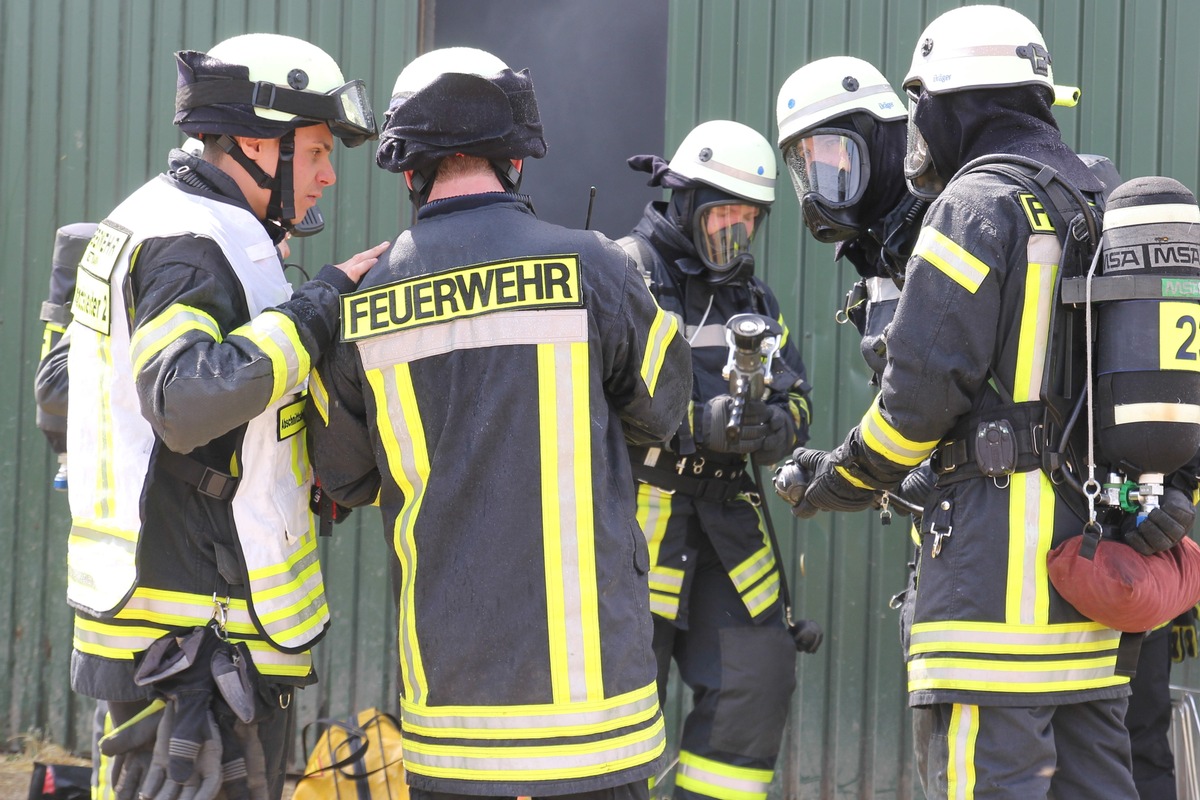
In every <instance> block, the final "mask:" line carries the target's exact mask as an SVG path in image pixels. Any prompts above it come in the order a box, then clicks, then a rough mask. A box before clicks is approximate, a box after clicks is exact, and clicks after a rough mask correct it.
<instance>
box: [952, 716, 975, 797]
mask: <svg viewBox="0 0 1200 800" xmlns="http://www.w3.org/2000/svg"><path fill="white" fill-rule="evenodd" d="M952 708H953V710H952V711H951V714H950V730H949V731H947V733H948V734H949V739H950V742H949V745H950V753H949V759H948V760H949V763H948V764H947V768H948V770H949V773H950V774H949V775H948V776H947V778H948V780H947V783H948V784H949V797H950V798H952V799H953V800H971V798H973V797H975V780H974V778H975V742H976V741H977V740H978V738H979V707H978V706H968V705H962V704H961V703H955V704H954V705H953V707H952Z"/></svg>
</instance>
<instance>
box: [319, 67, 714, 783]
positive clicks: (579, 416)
mask: <svg viewBox="0 0 1200 800" xmlns="http://www.w3.org/2000/svg"><path fill="white" fill-rule="evenodd" d="M545 152H546V143H545V139H544V138H543V134H542V123H541V117H540V113H539V109H538V103H537V97H536V95H535V93H534V87H533V81H532V79H531V78H530V76H529V73H528V71H526V70H521V71H519V72H518V71H514V70H512V69H509V68H508V66H507V65H505V64H504V62H502V61H501V60H500V59H499V58H497V57H496V56H494V55H492V54H491V53H487V52H485V51H482V50H478V49H474V48H461V47H460V48H446V49H442V50H434V51H432V52H430V53H426V54H425V55H423V56H421V57H419V58H417V59H416V60H415V61H413V62H412V63H410V64H409V65H408V66H406V67H405V68H404V70H403V71H402V72H401V73H400V75H399V77H398V78H397V79H396V84H395V87H394V88H393V91H392V99H391V103H390V105H389V108H388V113H387V117H386V118H385V121H384V124H383V130H382V133H381V134H380V144H379V148H378V151H377V153H376V162H377V163H378V164H379V165H380V166H381V167H383V168H385V169H387V170H389V171H391V172H397V173H401V174H403V176H404V178H405V180H406V181H407V183H408V185H409V187H410V189H411V195H412V197H413V199H414V202H415V204H416V205H417V220H416V223H415V224H414V225H413V226H412V227H411V228H409V229H408V230H407V231H405V232H404V233H403V234H401V235H400V236H399V237H398V238H397V241H396V245H395V247H394V248H392V250H391V253H390V257H389V258H387V259H386V260H385V261H383V262H382V263H380V264H379V265H378V266H376V267H375V268H374V269H372V270H371V272H370V273H368V275H367V277H366V278H365V279H364V280H363V288H362V289H361V290H360V291H359V292H357V293H355V294H353V295H351V296H350V297H347V298H344V301H343V302H344V304H345V305H344V312H345V313H344V314H343V320H342V329H341V342H339V344H337V345H336V346H335V348H334V350H333V352H332V353H331V354H330V355H328V356H327V357H326V359H325V361H324V362H323V363H321V364H319V365H318V366H317V370H316V375H317V376H318V378H319V380H314V384H315V387H314V392H313V395H314V397H313V403H312V405H311V406H310V411H309V413H308V428H309V431H310V432H311V435H312V441H313V452H314V458H315V460H316V466H317V469H318V472H319V474H320V475H321V480H322V486H323V487H324V488H325V489H326V490H327V491H329V492H330V493H331V494H332V495H333V496H334V498H335V499H337V500H338V501H339V502H345V503H346V504H348V505H351V506H358V505H365V504H369V503H372V502H375V501H376V500H378V503H379V506H380V509H381V510H382V512H383V518H384V521H385V525H386V528H387V531H388V537H387V538H388V541H389V542H391V543H392V544H393V545H394V548H395V561H394V565H395V568H396V571H397V574H398V575H399V576H400V579H399V587H400V591H399V595H398V603H399V609H400V641H399V645H400V674H401V677H402V681H403V692H402V695H401V701H400V708H401V722H402V726H403V730H404V737H405V738H404V767H405V774H406V777H407V780H408V781H409V785H410V790H411V796H412V797H413V798H414V800H436V799H437V798H451V797H454V798H458V797H463V796H465V795H488V796H495V797H500V796H505V797H515V796H518V795H525V796H533V797H543V796H551V795H561V796H564V797H572V796H574V797H586V798H589V800H638V799H639V798H641V799H642V800H644V798H646V797H647V778H649V777H651V776H652V775H654V774H655V772H656V771H657V770H658V769H659V765H660V764H661V762H662V759H663V753H664V749H665V745H666V736H665V733H664V727H663V718H662V714H661V712H660V710H659V703H658V696H657V693H656V692H655V685H654V677H655V671H654V657H653V653H652V651H651V649H650V643H651V628H650V608H649V593H648V591H647V587H646V576H645V572H646V560H647V554H646V543H645V541H643V540H642V539H641V536H640V535H639V534H638V532H637V530H636V528H635V527H634V526H635V524H636V523H635V521H634V517H633V508H634V503H633V489H632V485H633V479H632V478H631V477H630V474H629V461H628V457H627V456H626V453H625V444H626V441H634V442H646V441H654V440H656V439H658V438H660V437H662V436H664V435H667V434H668V433H669V432H670V431H671V430H673V429H674V426H675V425H676V424H677V422H678V420H679V417H680V415H682V413H683V409H684V407H685V405H686V403H687V393H688V389H689V386H690V377H689V374H688V347H687V343H686V342H685V341H684V339H683V336H682V335H681V334H680V332H679V330H678V329H677V327H676V325H675V322H674V320H673V319H672V318H671V317H669V316H668V315H666V314H665V313H664V312H663V311H662V310H661V309H660V308H659V307H658V306H657V305H655V303H654V299H653V298H652V297H651V296H650V293H649V292H648V291H646V287H645V284H643V283H642V281H641V279H640V277H639V276H638V274H637V272H636V270H635V268H634V266H633V264H632V263H631V262H630V260H629V259H628V257H626V255H625V253H624V252H623V251H622V250H621V248H619V247H617V245H616V244H614V243H613V242H611V241H610V240H608V239H606V238H604V237H603V236H602V235H600V234H598V233H595V232H589V231H576V230H568V229H565V228H561V227H558V226H556V225H550V224H548V223H546V222H542V221H540V220H538V219H537V217H536V216H535V214H534V211H533V206H532V202H531V201H530V200H529V198H528V197H526V196H524V195H521V194H518V193H517V190H518V186H519V184H520V180H521V173H522V170H523V169H524V166H525V159H528V158H541V157H542V156H543V155H544V154H545Z"/></svg>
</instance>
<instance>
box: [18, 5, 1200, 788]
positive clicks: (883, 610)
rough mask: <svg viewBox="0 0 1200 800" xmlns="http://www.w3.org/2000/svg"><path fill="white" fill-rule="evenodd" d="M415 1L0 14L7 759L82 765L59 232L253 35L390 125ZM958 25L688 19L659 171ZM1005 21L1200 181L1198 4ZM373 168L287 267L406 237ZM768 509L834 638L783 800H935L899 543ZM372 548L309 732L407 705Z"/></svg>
mask: <svg viewBox="0 0 1200 800" xmlns="http://www.w3.org/2000/svg"><path fill="white" fill-rule="evenodd" d="M588 1H591V0H563V2H588ZM594 1H595V2H600V1H601V0H594ZM651 1H653V2H665V1H666V0H651ZM480 2H486V0H480ZM422 5H423V4H422V3H421V0H342V2H334V0H215V2H208V3H196V2H192V3H188V4H186V5H185V4H184V3H183V2H181V0H36V2H35V0H0V142H3V147H0V245H2V246H3V252H4V254H5V258H4V259H3V261H0V363H2V364H3V365H4V366H5V368H6V370H7V375H8V378H7V380H4V381H0V474H3V476H4V479H3V480H0V509H2V510H0V734H2V735H3V737H4V738H6V739H8V738H11V737H17V736H20V735H22V734H25V733H27V732H29V731H31V730H35V729H36V730H40V731H43V732H45V733H46V734H47V735H49V736H50V738H52V739H54V740H55V741H57V742H60V743H65V744H66V745H68V746H69V747H72V748H76V749H79V748H82V747H86V742H87V734H86V728H87V725H88V723H89V720H88V715H89V714H90V708H91V705H90V702H87V701H84V700H81V699H79V698H75V697H73V696H72V695H71V693H70V691H69V688H68V687H69V680H68V669H69V653H70V636H71V625H70V614H69V613H68V611H67V609H66V605H65V602H64V601H63V598H64V597H65V578H64V568H65V550H66V547H65V539H66V531H67V529H68V527H69V520H68V514H67V509H66V499H65V496H63V495H61V494H57V493H55V492H53V491H51V489H50V476H51V475H52V474H53V469H54V465H53V463H52V461H53V460H52V457H51V455H50V453H49V450H48V448H47V447H46V444H45V442H44V440H43V439H42V436H41V434H40V433H39V432H38V431H37V429H36V428H35V426H34V409H33V391H32V380H33V372H34V368H35V365H36V361H37V357H38V351H39V348H40V343H41V329H42V328H41V324H40V323H39V322H38V320H37V314H38V310H39V308H40V305H41V302H42V299H43V297H44V294H45V291H46V285H47V281H48V277H49V266H50V265H49V256H50V248H51V245H52V242H53V235H54V230H55V228H57V227H58V226H59V225H62V224H66V223H68V222H74V221H83V220H91V221H95V220H97V219H99V218H100V217H102V216H103V215H104V214H105V213H107V212H108V211H109V210H110V209H111V208H112V207H113V206H114V205H115V204H116V203H117V202H118V201H120V200H121V199H122V198H123V197H124V196H125V195H126V194H128V193H129V192H130V191H131V190H132V189H134V188H135V187H136V186H138V185H139V184H140V183H141V182H143V181H144V180H145V179H146V178H147V177H148V176H150V175H151V174H153V173H155V172H157V171H159V170H160V169H161V166H162V161H163V155H164V153H165V152H166V150H167V149H168V148H169V147H170V146H172V145H174V144H176V143H178V141H179V140H180V139H179V136H178V133H177V131H176V130H175V129H174V128H173V126H172V125H171V124H170V115H171V109H172V108H173V105H172V99H173V92H174V76H175V72H174V66H173V60H172V56H171V53H172V52H173V51H175V50H177V49H181V48H189V47H190V48H197V49H204V48H207V47H209V46H210V45H212V44H213V43H215V42H216V41H219V40H220V39H223V38H225V37H227V36H230V35H233V34H236V33H242V32H247V31H254V30H263V31H275V32H281V33H288V34H292V35H296V36H300V37H303V38H306V39H310V40H311V41H314V42H315V43H317V44H318V45H320V46H322V47H324V48H325V49H326V50H328V51H329V52H330V53H332V54H333V55H334V56H335V58H337V59H338V60H339V62H340V63H342V65H343V67H344V71H345V72H346V74H347V76H354V77H363V78H365V79H366V80H367V83H368V87H369V89H370V91H371V97H372V100H373V102H374V104H375V107H376V109H377V110H382V109H383V108H385V107H386V101H387V95H388V91H389V90H390V87H391V84H392V81H393V80H394V78H395V75H396V74H397V72H398V71H399V70H400V68H401V67H402V66H403V65H404V64H405V63H407V61H408V60H409V59H411V58H412V57H413V56H414V55H415V54H416V53H417V49H418V42H419V41H421V36H422V34H421V30H420V28H421V23H422V15H421V8H422ZM425 5H428V0H427V2H426V3H425ZM954 5H958V3H953V2H932V1H931V0H927V1H926V2H920V0H671V2H670V3H669V9H670V12H669V13H670V25H669V31H670V32H669V41H668V42H667V43H666V47H667V48H668V68H667V75H666V81H667V98H668V105H667V108H666V110H665V115H666V132H667V135H666V141H665V142H664V143H663V152H664V153H666V154H669V153H670V152H672V151H673V149H674V147H675V146H676V145H677V144H678V142H679V141H680V139H682V137H683V135H684V134H685V133H686V132H687V130H689V129H690V128H691V127H692V125H694V124H695V123H696V122H699V121H701V120H704V119H711V118H716V117H726V118H732V119H736V120H739V121H741V122H744V123H747V124H749V125H751V126H753V127H755V128H757V129H758V130H760V131H762V132H763V133H764V134H765V135H766V136H767V137H768V138H769V139H772V140H773V139H774V101H775V93H776V91H777V90H778V88H779V86H780V85H781V84H782V82H783V80H784V79H785V78H786V77H787V76H788V75H789V74H790V73H791V72H792V71H793V70H795V69H796V68H798V67H799V66H801V65H802V64H804V63H806V62H807V61H809V60H812V59H814V58H819V57H823V56H829V55H838V54H851V55H857V56H860V57H863V58H866V59H867V60H869V61H872V62H874V63H875V64H877V65H878V66H879V67H880V68H881V69H882V70H883V71H884V73H885V75H887V76H888V77H889V78H890V79H891V80H892V81H893V83H894V84H898V83H899V81H900V79H901V78H902V77H903V75H904V71H905V69H906V68H907V66H908V62H909V58H910V55H911V52H912V46H913V44H914V43H915V42H916V38H917V36H918V34H919V33H920V31H921V29H922V27H923V26H924V24H925V23H926V22H927V21H928V20H930V19H932V18H933V17H934V16H936V15H937V14H938V13H940V12H941V11H943V10H945V9H947V8H950V7H952V6H954ZM1012 5H1014V6H1015V7H1016V8H1018V9H1019V10H1021V11H1022V12H1023V13H1025V14H1027V15H1028V16H1030V17H1031V18H1033V19H1034V20H1035V21H1038V22H1039V23H1040V24H1041V26H1042V28H1043V30H1044V31H1045V33H1046V36H1047V39H1048V42H1049V45H1050V50H1051V52H1052V53H1053V54H1054V56H1055V59H1056V60H1055V64H1054V66H1055V72H1056V78H1057V79H1058V81H1059V82H1060V83H1071V84H1078V85H1080V86H1082V87H1083V90H1084V95H1083V102H1082V104H1081V105H1080V106H1079V107H1078V108H1076V109H1062V110H1060V112H1059V119H1060V121H1061V123H1062V126H1063V128H1064V130H1065V131H1066V133H1067V137H1068V141H1070V142H1071V143H1072V144H1073V145H1074V146H1075V147H1076V148H1077V149H1079V150H1081V151H1091V152H1098V153H1104V154H1107V155H1109V156H1110V157H1112V158H1113V160H1114V161H1115V162H1116V164H1117V166H1118V168H1119V169H1120V170H1121V171H1122V173H1123V174H1124V175H1125V177H1134V176H1137V175H1146V174H1167V175H1171V176H1173V177H1176V178H1178V179H1179V180H1181V181H1183V182H1184V183H1185V184H1187V185H1188V186H1189V187H1192V188H1196V187H1197V186H1200V153H1198V147H1197V141H1198V139H1200V87H1198V84H1197V81H1196V75H1197V74H1200V48H1196V47H1195V45H1194V39H1195V32H1196V31H1197V30H1200V5H1197V4H1194V3H1192V2H1191V0H1044V2H1034V1H1031V2H1020V3H1013V4H1012ZM524 24H525V25H526V35H528V36H530V37H536V36H537V35H538V29H537V26H536V20H530V21H527V22H525V23H524ZM426 41H428V34H426ZM624 44H625V43H614V46H617V47H619V46H622V45H624ZM581 113H582V112H581ZM372 152H373V151H372V149H371V148H370V147H364V148H361V149H358V150H350V151H345V150H342V151H340V153H339V155H338V156H336V159H337V160H336V165H337V168H338V177H339V185H338V186H336V187H334V188H333V189H332V190H331V192H330V193H329V195H327V197H326V199H325V200H324V201H323V202H322V207H323V208H324V209H325V211H326V213H327V216H328V217H329V219H330V226H329V228H328V229H327V231H326V233H324V234H322V235H321V236H320V237H317V238H316V239H314V240H311V241H309V242H307V243H304V244H302V245H300V246H299V247H298V248H296V251H295V252H294V254H293V259H292V260H293V261H297V262H299V263H304V264H321V263H324V262H325V261H328V260H340V259H342V258H345V257H346V256H348V255H350V254H351V253H353V252H356V251H357V250H359V249H361V247H362V246H363V244H364V243H366V242H371V241H379V240H380V239H383V238H386V237H389V236H391V235H392V234H393V233H394V232H395V230H396V229H397V227H398V225H399V224H400V222H401V221H404V220H407V219H408V215H409V209H408V206H407V201H406V199H405V198H404V197H403V195H402V192H401V191H400V183H399V181H397V180H396V179H395V178H394V177H393V176H391V175H387V174H385V173H382V172H381V171H379V170H377V169H375V168H374V167H373V165H372V162H371V153H372ZM781 177H782V176H781ZM802 230H803V229H802V226H801V224H800V221H799V210H798V205H797V203H796V200H795V197H794V195H793V193H792V192H791V191H790V190H789V189H788V182H787V180H786V178H783V180H782V182H781V185H780V192H779V200H778V202H777V203H776V207H775V209H774V211H773V212H772V214H771V221H770V223H769V225H768V231H767V237H766V239H765V241H764V243H763V245H760V247H761V248H762V249H761V250H760V256H761V261H760V263H761V264H762V274H763V275H765V277H766V278H767V280H768V281H769V282H770V283H771V285H772V286H773V287H774V288H775V290H776V292H777V294H778V295H779V297H780V300H781V302H782V304H783V307H784V309H785V316H786V317H787V321H788V323H789V325H790V327H791V329H792V331H793V335H795V336H796V337H797V338H798V339H799V340H800V343H801V346H802V348H803V352H804V356H805V358H806V361H807V363H808V366H809V372H810V378H811V379H812V382H813V384H814V386H815V387H816V388H815V393H816V394H815V401H816V406H817V415H818V416H817V424H816V426H815V427H814V430H813V442H814V444H815V445H816V446H829V445H832V444H834V443H836V442H837V441H838V440H840V438H841V436H842V435H843V434H844V433H845V431H846V430H847V429H848V428H849V427H850V426H852V425H853V424H854V423H855V422H856V421H857V419H858V417H859V415H860V414H861V412H862V410H863V409H864V408H865V407H866V405H867V403H868V402H869V400H870V392H869V391H868V388H867V378H868V375H867V371H866V368H865V366H864V365H863V364H862V362H861V358H860V357H859V355H858V345H857V339H856V336H855V334H854V332H853V331H852V330H848V329H842V328H839V327H838V326H836V325H835V324H834V322H833V312H834V310H835V308H837V307H838V305H839V304H840V301H841V298H842V295H843V293H844V291H845V289H846V288H847V287H848V286H849V285H850V284H851V283H852V282H853V280H854V276H853V274H852V272H853V271H852V270H851V269H848V268H847V269H843V268H841V267H837V266H834V265H833V263H832V249H831V248H829V247H826V246H817V245H814V244H812V243H810V242H809V241H807V238H806V237H803V236H801V232H802ZM335 254H336V257H337V258H336V259H335V258H334V256H335ZM804 267H807V269H805V268H804ZM772 507H773V509H774V514H775V518H776V520H777V521H778V524H779V526H780V529H781V530H780V533H781V539H782V544H783V546H784V548H785V551H786V556H787V559H788V560H789V562H790V563H791V567H792V570H791V572H792V575H793V583H794V584H795V590H794V593H795V595H796V596H797V603H796V605H797V615H798V616H807V617H813V618H816V619H818V620H820V622H821V623H822V624H823V625H824V626H825V628H826V632H827V640H826V644H825V645H824V646H823V647H822V650H821V652H820V653H818V654H816V655H814V656H802V657H801V668H800V673H799V679H800V688H799V690H798V692H797V694H796V697H795V699H794V701H793V708H792V714H791V723H790V729H789V732H788V743H787V749H786V752H785V755H784V757H783V760H782V763H781V768H780V770H778V777H777V779H776V787H775V789H774V790H773V793H772V794H773V797H786V798H801V797H803V798H815V797H862V798H866V797H876V796H878V797H899V798H906V797H911V796H917V797H919V796H920V791H919V789H918V790H915V795H914V789H913V787H914V785H915V779H914V776H913V775H912V769H911V758H910V755H909V753H910V750H911V741H910V735H909V733H908V713H907V711H906V709H905V705H904V676H903V668H902V664H901V659H900V650H899V644H898V636H897V631H896V616H895V612H894V611H891V610H889V609H888V607H887V600H888V598H889V597H890V596H891V595H892V594H894V593H895V592H897V591H899V590H900V589H901V588H902V582H903V579H904V574H905V570H904V563H905V561H906V560H907V558H908V546H907V544H906V532H905V529H904V527H903V526H902V525H901V524H899V522H897V523H896V524H893V525H891V526H889V527H885V526H882V525H880V523H879V521H878V520H877V519H876V518H875V517H874V516H872V515H869V514H866V513H864V514H859V515H827V516H823V517H821V518H819V519H817V520H814V521H811V522H806V523H798V522H795V521H794V520H792V518H791V517H790V515H788V514H787V512H786V510H785V509H783V508H782V507H781V506H780V505H778V504H777V503H775V502H774V501H773V502H772ZM380 530H381V526H380V525H379V518H378V515H377V514H376V512H374V511H372V510H365V511H360V512H357V513H356V514H355V515H354V516H353V517H351V519H350V521H349V522H347V523H346V524H345V525H343V526H341V527H339V528H338V529H337V530H336V534H335V536H334V538H333V539H332V540H331V541H329V542H327V543H324V544H323V558H324V563H325V567H326V578H327V586H328V588H329V592H330V600H331V605H332V607H333V610H334V626H333V629H332V631H331V633H330V635H329V637H328V638H327V639H326V640H325V641H324V642H323V643H322V644H321V645H319V647H318V649H317V660H318V671H319V673H320V675H321V683H320V684H318V686H317V687H314V688H312V689H310V690H307V691H305V692H302V693H301V694H300V697H299V699H298V703H299V711H300V720H301V721H302V722H303V721H307V720H311V719H313V718H315V717H316V716H318V715H321V714H326V713H330V712H332V713H345V712H346V711H348V710H349V709H353V708H361V707H364V706H366V705H372V704H375V705H380V706H383V707H391V706H392V704H393V702H394V697H395V695H396V681H395V655H394V650H395V619H394V612H393V611H392V602H391V592H390V589H389V577H388V574H387V568H386V546H385V543H384V542H383V538H382V534H381V532H380ZM802 564H803V565H804V566H805V567H806V569H805V573H806V575H805V576H804V577H803V578H801V577H800V568H801V565H802ZM1177 678H1178V680H1177V682H1180V683H1186V684H1188V685H1200V670H1197V669H1196V668H1195V667H1188V668H1187V669H1184V670H1180V671H1179V672H1178V673H1177ZM672 697H673V700H672V703H671V704H670V708H669V709H668V713H669V714H670V715H671V716H672V717H674V718H675V719H674V720H673V722H672V730H674V728H675V724H674V723H675V721H677V718H678V716H679V714H680V712H681V711H682V709H683V708H685V707H686V705H687V700H686V698H685V697H684V696H683V693H682V692H681V691H680V690H679V687H678V686H676V687H675V690H674V691H673V692H672Z"/></svg>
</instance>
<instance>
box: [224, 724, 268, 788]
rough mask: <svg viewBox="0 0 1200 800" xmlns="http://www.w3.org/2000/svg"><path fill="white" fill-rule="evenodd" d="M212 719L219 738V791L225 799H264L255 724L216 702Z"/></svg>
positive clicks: (261, 759) (263, 765)
mask: <svg viewBox="0 0 1200 800" xmlns="http://www.w3.org/2000/svg"><path fill="white" fill-rule="evenodd" d="M215 718H216V723H217V729H218V731H219V732H220V738H221V790H222V791H223V792H224V794H225V800H267V769H266V761H265V759H264V757H263V751H262V742H260V741H259V738H258V725H256V724H254V723H250V724H247V723H244V722H242V721H241V720H240V719H238V717H237V715H236V714H234V713H233V712H232V711H231V710H230V709H229V708H228V707H227V706H225V705H224V704H223V703H220V702H218V703H217V711H216V713H215Z"/></svg>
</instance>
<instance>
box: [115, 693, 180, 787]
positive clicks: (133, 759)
mask: <svg viewBox="0 0 1200 800" xmlns="http://www.w3.org/2000/svg"><path fill="white" fill-rule="evenodd" d="M164 708H166V703H164V702H163V701H162V700H155V701H153V702H152V703H150V705H148V706H146V707H145V708H144V709H142V710H141V711H139V712H138V713H137V714H136V715H134V716H133V717H130V718H129V719H128V720H126V721H125V722H123V723H122V724H121V725H120V726H118V727H117V728H115V729H113V730H112V731H111V732H110V733H108V734H106V735H105V736H104V737H103V738H102V739H101V740H100V742H99V744H100V752H101V753H103V754H104V755H106V756H108V757H110V758H112V760H113V773H112V782H113V785H114V786H115V787H116V791H117V800H137V796H138V790H139V789H140V788H141V786H142V781H143V780H144V779H145V777H146V772H147V771H149V769H150V760H151V759H152V758H153V756H154V739H155V736H156V735H157V734H158V725H159V723H160V722H161V721H162V716H163V709H164Z"/></svg>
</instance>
